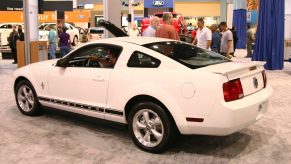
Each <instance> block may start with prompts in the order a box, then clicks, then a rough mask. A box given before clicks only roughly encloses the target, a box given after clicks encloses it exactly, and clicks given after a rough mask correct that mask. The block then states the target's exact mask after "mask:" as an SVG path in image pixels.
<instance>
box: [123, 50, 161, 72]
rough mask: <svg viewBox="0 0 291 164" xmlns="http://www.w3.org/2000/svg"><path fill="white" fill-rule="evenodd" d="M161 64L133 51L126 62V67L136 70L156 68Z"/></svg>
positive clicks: (157, 60) (150, 57) (152, 58)
mask: <svg viewBox="0 0 291 164" xmlns="http://www.w3.org/2000/svg"><path fill="white" fill-rule="evenodd" d="M160 64H161V61H160V60H159V59H156V58H154V57H152V56H149V55H146V54H144V53H142V52H139V51H135V52H133V54H132V55H131V57H130V58H129V60H128V63H127V66H128V67H137V68H158V67H159V66H160Z"/></svg>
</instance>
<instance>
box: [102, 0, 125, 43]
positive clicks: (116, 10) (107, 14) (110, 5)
mask: <svg viewBox="0 0 291 164" xmlns="http://www.w3.org/2000/svg"><path fill="white" fill-rule="evenodd" d="M103 17H104V19H105V20H107V21H110V22H111V23H112V24H114V25H115V26H117V27H119V28H120V27H121V3H120V1H117V0H103ZM110 37H113V35H111V33H109V32H108V31H107V30H105V38H110Z"/></svg>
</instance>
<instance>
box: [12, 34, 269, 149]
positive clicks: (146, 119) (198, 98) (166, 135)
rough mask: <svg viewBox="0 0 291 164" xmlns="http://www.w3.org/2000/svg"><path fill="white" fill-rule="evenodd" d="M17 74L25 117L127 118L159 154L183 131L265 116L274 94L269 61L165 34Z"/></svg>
mask: <svg viewBox="0 0 291 164" xmlns="http://www.w3.org/2000/svg"><path fill="white" fill-rule="evenodd" d="M14 75H15V83H14V89H15V97H16V103H17V106H18V108H19V110H20V111H21V112H22V113H23V114H25V115H35V114H37V113H38V112H40V110H41V109H40V106H47V107H52V108H57V109H61V110H66V111H70V112H75V113H79V114H83V115H87V116H92V117H96V118H101V119H106V120H110V121H115V122H120V123H125V124H128V128H129V132H130V135H131V137H132V139H133V141H134V143H135V144H136V145H137V146H138V147H140V148H141V149H143V150H145V151H149V152H154V153H157V152H161V151H163V150H165V149H166V148H167V147H168V146H169V145H171V142H172V141H173V140H174V136H175V133H176V132H180V133H181V134H203V135H219V136H223V135H229V134H231V133H234V132H237V131H239V130H241V129H244V128H246V127H248V126H249V125H251V124H253V123H255V122H256V121H257V120H259V119H260V118H261V117H262V116H263V115H264V114H265V112H266V111H267V108H268V103H269V101H268V100H269V97H270V95H271V94H272V88H271V87H270V86H269V85H267V79H266V74H265V71H264V68H263V63H260V62H248V63H242V62H234V61H230V60H228V59H227V58H225V57H223V56H220V55H218V54H216V53H213V52H211V51H208V50H204V49H200V48H197V47H196V46H193V45H190V44H187V43H184V42H178V41H174V40H168V39H161V38H129V37H120V38H112V39H104V40H98V41H95V42H92V43H89V44H86V45H84V46H82V47H80V48H78V49H76V50H74V51H73V52H71V53H70V54H68V55H67V56H65V57H64V58H62V59H59V60H49V61H44V62H40V63H35V64H31V65H28V66H25V67H23V68H20V69H18V70H16V71H15V72H14Z"/></svg>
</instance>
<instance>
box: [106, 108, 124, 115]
mask: <svg viewBox="0 0 291 164" xmlns="http://www.w3.org/2000/svg"><path fill="white" fill-rule="evenodd" d="M105 113H108V114H113V115H119V116H123V112H122V111H118V110H115V109H105Z"/></svg>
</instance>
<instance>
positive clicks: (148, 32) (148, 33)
mask: <svg viewBox="0 0 291 164" xmlns="http://www.w3.org/2000/svg"><path fill="white" fill-rule="evenodd" d="M159 25H160V18H159V17H156V16H154V17H152V18H151V25H150V26H148V27H147V28H146V29H145V30H144V31H143V33H142V36H145V37H155V36H156V30H157V29H158V27H159Z"/></svg>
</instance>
